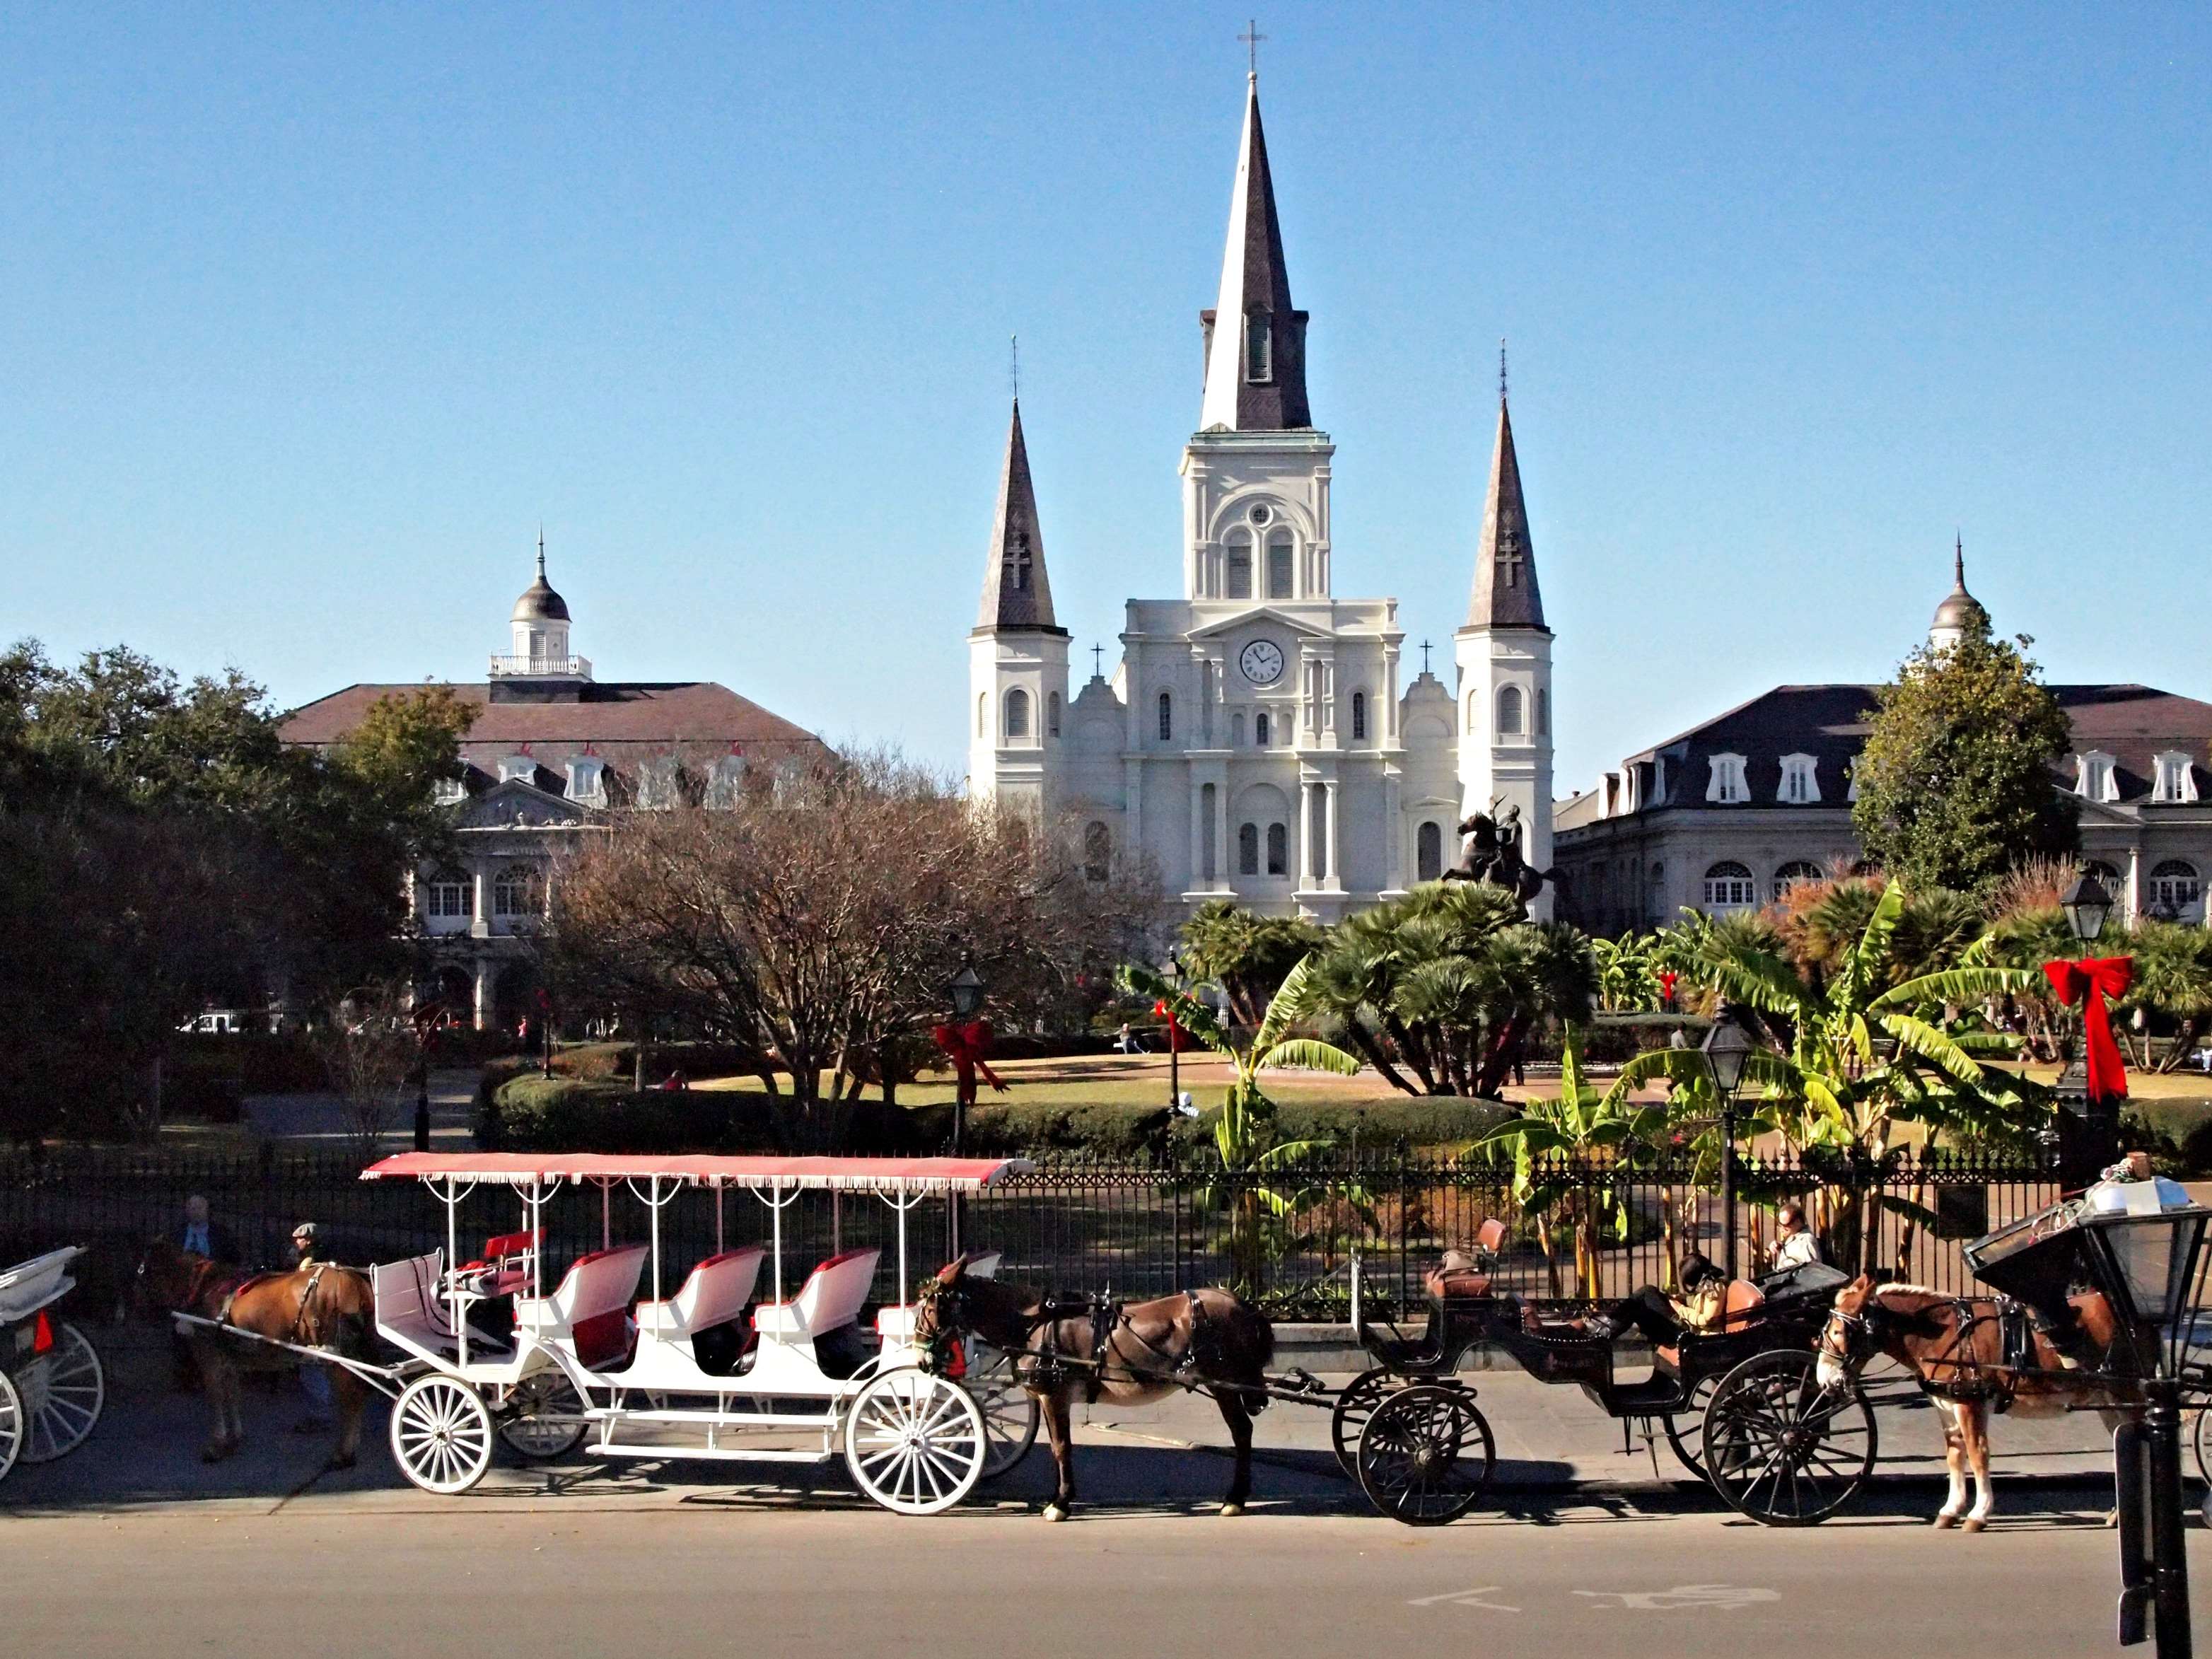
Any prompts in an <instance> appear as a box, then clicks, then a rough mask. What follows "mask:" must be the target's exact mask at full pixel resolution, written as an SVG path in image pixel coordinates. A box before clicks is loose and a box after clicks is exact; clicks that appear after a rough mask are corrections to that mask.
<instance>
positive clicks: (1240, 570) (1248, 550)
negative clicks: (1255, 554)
mask: <svg viewBox="0 0 2212 1659" xmlns="http://www.w3.org/2000/svg"><path fill="white" fill-rule="evenodd" d="M1225 592H1226V596H1227V597H1228V598H1230V599H1250V598H1251V597H1252V538H1251V537H1250V536H1249V535H1248V534H1247V533H1245V532H1243V531H1242V530H1232V531H1231V532H1229V576H1228V581H1227V584H1226V588H1225Z"/></svg>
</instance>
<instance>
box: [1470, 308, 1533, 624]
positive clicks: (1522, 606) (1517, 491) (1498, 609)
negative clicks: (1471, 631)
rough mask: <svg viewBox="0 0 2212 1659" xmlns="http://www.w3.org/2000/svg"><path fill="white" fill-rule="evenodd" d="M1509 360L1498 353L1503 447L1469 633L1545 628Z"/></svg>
mask: <svg viewBox="0 0 2212 1659" xmlns="http://www.w3.org/2000/svg"><path fill="white" fill-rule="evenodd" d="M1504 363H1505V355H1504V349H1503V348H1501V349H1499V352H1498V441H1497V444H1496V446H1495V447H1493V448H1492V451H1491V455H1490V496H1489V499H1488V500H1487V501H1485V502H1484V503H1483V508H1482V539H1481V542H1480V545H1478V546H1477V548H1476V549H1475V556H1474V598H1473V599H1472V600H1471V601H1470V603H1469V604H1468V611H1467V625H1468V627H1469V628H1535V629H1541V628H1543V626H1544V596H1543V594H1542V593H1541V592H1540V591H1539V590H1538V588H1537V586H1536V550H1535V549H1534V546H1533V545H1531V544H1530V543H1529V540H1528V507H1527V506H1526V504H1525V503H1524V502H1523V501H1522V499H1521V463H1520V461H1519V459H1517V458H1516V456H1515V455H1514V453H1513V417H1512V416H1511V415H1510V413H1509V412H1508V411H1507V409H1506V404H1505V368H1504Z"/></svg>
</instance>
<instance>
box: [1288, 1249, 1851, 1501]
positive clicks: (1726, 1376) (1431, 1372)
mask: <svg viewBox="0 0 2212 1659" xmlns="http://www.w3.org/2000/svg"><path fill="white" fill-rule="evenodd" d="M1496 1232H1497V1229H1496V1226H1495V1224H1492V1227H1490V1228H1488V1229H1486V1234H1488V1235H1489V1236H1488V1237H1485V1238H1484V1239H1483V1240H1482V1241H1481V1242H1480V1248H1479V1251H1478V1255H1477V1260H1476V1262H1475V1265H1474V1267H1471V1268H1469V1269H1467V1270H1465V1271H1462V1272H1455V1273H1434V1274H1431V1275H1430V1277H1429V1279H1428V1280H1427V1282H1426V1287H1425V1288H1426V1291H1427V1303H1428V1318H1427V1322H1426V1324H1425V1327H1424V1328H1421V1329H1420V1330H1419V1331H1418V1332H1412V1333H1409V1332H1407V1331H1404V1330H1401V1329H1399V1328H1397V1327H1395V1325H1392V1326H1390V1328H1389V1329H1388V1330H1387V1331H1386V1330H1383V1329H1378V1328H1376V1326H1375V1325H1374V1324H1372V1323H1370V1322H1368V1321H1367V1320H1366V1319H1364V1318H1362V1319H1361V1321H1360V1322H1359V1328H1358V1336H1359V1340H1360V1346H1362V1347H1363V1348H1364V1349H1365V1350H1366V1351H1367V1352H1368V1354H1369V1355H1370V1357H1371V1358H1373V1359H1374V1360H1375V1362H1376V1364H1374V1366H1373V1367H1372V1368H1371V1369H1370V1370H1366V1371H1364V1372H1362V1373H1361V1374H1360V1375H1359V1376H1357V1377H1355V1378H1354V1379H1353V1380H1352V1383H1350V1384H1348V1385H1347V1386H1346V1388H1345V1389H1344V1391H1343V1392H1342V1394H1341V1395H1339V1396H1338V1398H1337V1401H1336V1405H1335V1410H1334V1414H1333V1416H1332V1419H1331V1421H1330V1425H1329V1426H1330V1435H1331V1438H1332V1440H1333V1442H1334V1445H1335V1448H1336V1455H1337V1458H1338V1461H1339V1462H1341V1463H1342V1464H1343V1466H1344V1469H1345V1473H1346V1474H1347V1475H1349V1476H1351V1477H1352V1479H1354V1480H1358V1482H1359V1484H1360V1486H1361V1487H1362V1489H1363V1490H1364V1491H1365V1492H1366V1493H1367V1496H1368V1498H1369V1499H1370V1501H1371V1502H1372V1503H1373V1504H1375V1506H1376V1508H1377V1509H1379V1510H1382V1511H1383V1513H1384V1514H1386V1515H1389V1516H1393V1517H1394V1518H1395V1519H1397V1520H1401V1521H1404V1522H1408V1523H1410V1524H1413V1525H1428V1526H1434V1525H1440V1524H1442V1523H1443V1522H1449V1521H1452V1520H1455V1519H1456V1518H1457V1517H1458V1516H1462V1515H1464V1514H1465V1513H1466V1512H1467V1511H1468V1509H1470V1508H1471V1507H1473V1505H1474V1503H1475V1502H1476V1500H1477V1499H1478V1498H1480V1497H1481V1495H1482V1493H1483V1492H1484V1491H1485V1490H1486V1488H1487V1486H1489V1483H1490V1479H1491V1474H1492V1465H1493V1463H1494V1461H1495V1449H1494V1444H1493V1442H1492V1436H1491V1432H1490V1425H1489V1424H1488V1423H1487V1422H1486V1421H1485V1420H1484V1418H1483V1415H1482V1413H1481V1411H1480V1409H1479V1407H1477V1406H1476V1404H1475V1390H1474V1388H1473V1387H1472V1386H1471V1385H1469V1384H1468V1383H1465V1382H1464V1381H1462V1379H1461V1378H1460V1376H1459V1375H1458V1373H1459V1371H1460V1370H1461V1369H1462V1366H1463V1365H1465V1364H1466V1363H1467V1362H1468V1358H1469V1357H1470V1356H1471V1355H1473V1354H1474V1352H1475V1351H1476V1350H1478V1349H1483V1348H1490V1349H1495V1350H1497V1351H1499V1352H1504V1354H1506V1355H1507V1356H1508V1357H1509V1358H1511V1359H1512V1361H1513V1362H1514V1363H1515V1364H1517V1365H1518V1366H1519V1367H1520V1368H1521V1369H1522V1370H1525V1371H1527V1372H1528V1374H1529V1375H1530V1376H1534V1377H1536V1378H1538V1379H1539V1380H1540V1381H1542V1382H1545V1383H1571V1384H1573V1385H1575V1386H1577V1387H1579V1388H1580V1389H1582V1390H1583V1393H1584V1394H1585V1395H1588V1396H1589V1398H1590V1399H1591V1400H1592V1401H1595V1402H1596V1404H1597V1405H1598V1406H1599V1407H1600V1408H1601V1409H1602V1410H1603V1411H1604V1412H1605V1413H1607V1415H1608V1416H1610V1417H1613V1418H1614V1419H1619V1420H1620V1421H1621V1422H1622V1423H1623V1424H1624V1425H1629V1424H1639V1425H1642V1426H1643V1427H1644V1431H1645V1433H1646V1435H1647V1436H1649V1435H1650V1434H1651V1433H1653V1432H1654V1431H1659V1432H1663V1433H1664V1434H1665V1436H1666V1438H1667V1443H1668V1445H1669V1446H1670V1447H1672V1448H1673V1449H1674V1454H1675V1455H1676V1456H1677V1457H1679V1458H1680V1460H1681V1462H1682V1463H1683V1465H1684V1467H1686V1468H1688V1469H1689V1471H1690V1472H1691V1473H1692V1474H1695V1475H1697V1476H1698V1477H1699V1479H1700V1480H1706V1481H1708V1482H1710V1483H1711V1485H1712V1486H1713V1487H1714V1488H1715V1490H1717V1492H1720V1494H1721V1495H1722V1497H1723V1498H1726V1499H1727V1500H1728V1501H1729V1504H1731V1505H1733V1506H1734V1507H1735V1508H1736V1509H1738V1510H1741V1511H1743V1512H1744V1513H1746V1514H1749V1515H1752V1516H1753V1517H1754V1518H1756V1519H1760V1520H1765V1521H1770V1522H1776V1523H1779V1524H1794V1525H1804V1524H1808V1523H1810V1522H1817V1521H1820V1520H1824V1519H1826V1517H1827V1516H1829V1515H1832V1514H1833V1513H1834V1512H1835V1511H1836V1510H1837V1509H1838V1508H1840V1507H1841V1506H1842V1505H1843V1504H1844V1503H1845V1502H1847V1501H1849V1499H1850V1497H1851V1495H1852V1494H1853V1493H1854V1492H1857V1488H1858V1486H1860V1484H1861V1483H1863V1481H1864V1480H1866V1478H1867V1477H1868V1475H1869V1474H1870V1473H1871V1472H1872V1469H1873V1466H1874V1456H1875V1426H1874V1416H1873V1413H1872V1411H1871V1409H1869V1407H1868V1406H1867V1404H1866V1401H1864V1399H1863V1397H1862V1396H1859V1395H1857V1391H1856V1390H1853V1391H1851V1392H1850V1394H1849V1395H1845V1396H1842V1397H1838V1398H1837V1399H1834V1400H1827V1399H1825V1398H1823V1397H1822V1396H1821V1395H1820V1390H1819V1389H1818V1386H1817V1384H1816V1383H1814V1378H1813V1370H1814V1356H1813V1352H1812V1348H1813V1341H1814V1337H1815V1336H1816V1335H1817V1334H1819V1332H1820V1327H1821V1325H1822V1323H1823V1322H1825V1320H1826V1317H1827V1313H1828V1306H1829V1304H1830V1302H1831V1301H1832V1298H1833V1296H1834V1293H1835V1291H1836V1288H1837V1287H1838V1285H1842V1284H1843V1283H1844V1274H1842V1273H1838V1272H1837V1271H1836V1270H1835V1269H1834V1268H1832V1267H1825V1266H1822V1265H1820V1264H1818V1263H1815V1264H1813V1265H1811V1266H1808V1267H1796V1268H1792V1269H1790V1270H1787V1271H1785V1272H1783V1273H1774V1274H1770V1275H1768V1276H1767V1277H1766V1278H1765V1279H1760V1280H1757V1281H1752V1280H1736V1281H1735V1282H1733V1283H1731V1284H1729V1285H1728V1286H1727V1287H1726V1289H1725V1291H1724V1292H1723V1298H1722V1308H1721V1313H1720V1316H1719V1318H1718V1319H1717V1322H1715V1323H1714V1325H1713V1326H1712V1327H1711V1328H1707V1329H1685V1330H1684V1331H1682V1332H1681V1333H1680V1335H1679V1336H1678V1337H1677V1338H1676V1339H1675V1340H1674V1341H1673V1342H1671V1343H1668V1344H1663V1345H1661V1346H1658V1347H1657V1348H1656V1349H1655V1350H1654V1352H1653V1364H1652V1366H1651V1369H1650V1372H1649V1374H1648V1375H1644V1374H1639V1375H1636V1376H1630V1377H1623V1376H1621V1375H1620V1370H1621V1367H1620V1363H1619V1362H1620V1358H1621V1349H1622V1347H1623V1346H1624V1343H1623V1336H1624V1334H1625V1333H1620V1332H1613V1331H1610V1330H1606V1329H1604V1328H1602V1327H1601V1328H1598V1329H1595V1330H1593V1329H1592V1328H1591V1322H1589V1320H1588V1319H1587V1318H1584V1317H1574V1316H1568V1315H1566V1314H1565V1313H1561V1312H1555V1311H1551V1310H1546V1309H1545V1308H1543V1307H1542V1306H1541V1305H1540V1304H1536V1303H1534V1302H1531V1301H1528V1300H1524V1299H1523V1298H1522V1297H1517V1296H1515V1295H1512V1294H1510V1293H1509V1292H1504V1291H1498V1290H1495V1289H1494V1288H1493V1287H1492V1283H1491V1278H1490V1273H1489V1257H1490V1254H1491V1252H1492V1250H1494V1249H1495V1248H1496V1245H1497V1243H1498V1239H1497V1237H1496ZM1724 1385H1729V1386H1728V1387H1727V1389H1726V1392H1727V1395H1728V1398H1729V1401H1731V1402H1732V1403H1731V1406H1730V1408H1729V1410H1727V1411H1724V1412H1723V1413H1720V1414H1719V1415H1718V1416H1717V1417H1716V1415H1715V1413H1713V1412H1712V1410H1711V1402H1712V1401H1715V1400H1716V1399H1718V1398H1720V1397H1721V1395H1722V1393H1723V1386H1724ZM1778 1417H1786V1418H1787V1419H1788V1420H1787V1421H1786V1422H1784V1423H1782V1424H1781V1425H1779V1426H1777V1424H1776V1421H1775V1419H1777V1418H1778ZM1770 1440H1772V1441H1774V1442H1775V1443H1782V1442H1783V1441H1784V1440H1786V1441H1787V1443H1789V1444H1790V1447H1791V1448H1792V1449H1793V1457H1792V1462H1793V1465H1794V1468H1793V1475H1792V1478H1791V1479H1789V1480H1783V1481H1780V1482H1776V1481H1774V1480H1771V1479H1769V1478H1766V1477H1767V1476H1769V1475H1771V1469H1769V1468H1767V1467H1766V1466H1767V1465H1768V1464H1769V1463H1771V1462H1772V1458H1771V1446H1770V1445H1769V1444H1768V1443H1769V1441H1770ZM1801 1444H1802V1446H1803V1447H1804V1448H1805V1455H1794V1451H1795V1449H1796V1447H1798V1446H1799V1445H1801Z"/></svg>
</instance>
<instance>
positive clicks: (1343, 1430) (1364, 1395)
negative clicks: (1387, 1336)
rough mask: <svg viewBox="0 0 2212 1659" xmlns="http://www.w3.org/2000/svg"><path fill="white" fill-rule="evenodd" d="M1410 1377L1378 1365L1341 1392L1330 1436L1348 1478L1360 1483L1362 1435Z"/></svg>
mask: <svg viewBox="0 0 2212 1659" xmlns="http://www.w3.org/2000/svg"><path fill="white" fill-rule="evenodd" d="M1410 1380H1411V1379H1409V1378H1407V1377H1406V1376H1402V1375H1401V1374H1400V1373H1399V1372H1396V1371H1394V1370H1391V1369H1390V1368H1389V1366H1388V1365H1377V1366H1376V1367H1375V1368H1374V1370H1365V1371H1362V1372H1360V1373H1359V1375H1358V1376H1355V1377H1353V1378H1352V1381H1351V1382H1349V1383H1346V1384H1345V1385H1344V1392H1343V1393H1342V1394H1340V1395H1337V1397H1336V1409H1335V1410H1334V1411H1333V1412H1331V1413H1329V1414H1328V1438H1329V1443H1330V1444H1331V1445H1333V1446H1334V1447H1335V1448H1336V1462H1337V1466H1338V1467H1339V1468H1341V1469H1343V1471H1344V1478H1345V1479H1346V1480H1350V1481H1352V1482H1354V1483H1357V1482H1358V1479H1359V1436H1360V1432H1361V1431H1363V1430H1364V1429H1365V1428H1366V1426H1367V1419H1369V1418H1370V1417H1372V1416H1374V1415H1375V1408H1376V1407H1377V1406H1379V1405H1381V1404H1382V1403H1383V1401H1385V1400H1388V1399H1389V1397H1390V1396H1391V1395H1394V1394H1395V1393H1397V1392H1398V1390H1399V1389H1402V1388H1405V1387H1407V1385H1408V1383H1409V1382H1410Z"/></svg>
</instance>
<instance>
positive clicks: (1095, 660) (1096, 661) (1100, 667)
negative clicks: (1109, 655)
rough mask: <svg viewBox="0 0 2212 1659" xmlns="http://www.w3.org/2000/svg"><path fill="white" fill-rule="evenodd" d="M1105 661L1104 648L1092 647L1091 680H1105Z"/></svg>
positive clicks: (1099, 646)
mask: <svg viewBox="0 0 2212 1659" xmlns="http://www.w3.org/2000/svg"><path fill="white" fill-rule="evenodd" d="M1105 659H1106V647H1104V646H1103V645H1094V646H1092V647H1091V678H1092V679H1094V680H1103V679H1104V678H1106V662H1105Z"/></svg>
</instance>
